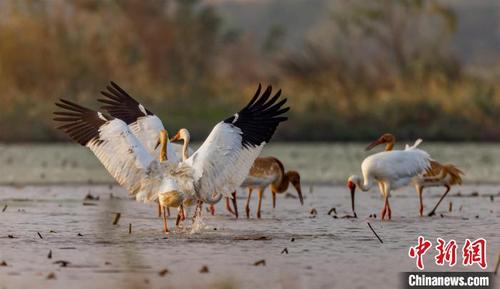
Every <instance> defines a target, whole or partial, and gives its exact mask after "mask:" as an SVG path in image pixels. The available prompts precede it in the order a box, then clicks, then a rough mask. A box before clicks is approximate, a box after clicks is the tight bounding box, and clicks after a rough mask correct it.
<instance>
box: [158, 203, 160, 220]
mask: <svg viewBox="0 0 500 289" xmlns="http://www.w3.org/2000/svg"><path fill="white" fill-rule="evenodd" d="M158 218H161V205H160V202H158Z"/></svg>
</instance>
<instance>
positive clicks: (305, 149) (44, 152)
mask: <svg viewBox="0 0 500 289" xmlns="http://www.w3.org/2000/svg"><path fill="white" fill-rule="evenodd" d="M366 145H367V144H360V143H271V144H269V145H267V146H266V147H265V148H264V151H263V153H262V155H264V156H275V157H278V158H279V159H281V160H282V161H283V163H284V164H285V168H286V169H287V170H298V171H299V172H300V173H301V177H302V180H303V181H304V182H309V183H328V184H344V183H345V181H346V179H347V177H348V176H349V175H351V174H359V171H360V165H361V162H362V160H363V158H364V157H366V156H368V155H369V154H372V153H373V152H365V151H364V148H365V147H366ZM194 147H196V144H195V145H194ZM420 148H423V149H425V150H427V151H428V152H429V153H430V154H431V156H432V157H433V158H435V159H436V160H438V161H440V162H442V163H453V164H455V165H457V166H458V167H459V168H461V169H462V170H463V171H464V172H465V173H466V175H465V177H464V181H465V182H466V183H500V179H499V176H500V166H499V165H498V164H499V163H500V145H498V144H477V143H461V144H455V143H446V144H444V143H431V142H423V143H422V144H421V145H420ZM381 149H382V147H381V148H379V150H381ZM60 182H65V183H75V182H78V183H89V182H90V183H112V182H113V179H112V178H111V177H110V176H109V174H108V173H107V172H106V171H105V170H104V168H103V167H102V165H101V164H100V163H99V162H98V160H97V159H96V158H95V157H94V156H93V155H92V152H90V151H89V150H88V149H86V148H82V147H81V146H79V145H75V144H25V145H0V184H26V183H31V184H39V183H42V184H43V183H60Z"/></svg>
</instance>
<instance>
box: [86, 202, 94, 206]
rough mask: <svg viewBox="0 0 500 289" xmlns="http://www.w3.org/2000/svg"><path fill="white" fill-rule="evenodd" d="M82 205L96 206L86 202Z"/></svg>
mask: <svg viewBox="0 0 500 289" xmlns="http://www.w3.org/2000/svg"><path fill="white" fill-rule="evenodd" d="M83 205H84V206H97V204H94V203H86V202H83Z"/></svg>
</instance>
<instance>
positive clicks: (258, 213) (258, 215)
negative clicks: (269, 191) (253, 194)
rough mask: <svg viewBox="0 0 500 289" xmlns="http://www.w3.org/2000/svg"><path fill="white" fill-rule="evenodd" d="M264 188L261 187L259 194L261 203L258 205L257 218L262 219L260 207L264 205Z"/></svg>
mask: <svg viewBox="0 0 500 289" xmlns="http://www.w3.org/2000/svg"><path fill="white" fill-rule="evenodd" d="M263 192H264V190H263V189H262V188H259V192H258V196H259V204H258V206H257V218H259V219H260V208H261V206H262V193H263Z"/></svg>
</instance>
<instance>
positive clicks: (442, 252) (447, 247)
mask: <svg viewBox="0 0 500 289" xmlns="http://www.w3.org/2000/svg"><path fill="white" fill-rule="evenodd" d="M437 241H438V245H437V246H436V250H438V254H437V255H436V256H435V257H434V258H435V259H436V264H437V265H439V266H443V265H444V263H445V262H448V265H449V266H450V267H453V266H455V264H456V263H457V242H455V240H453V239H452V240H451V241H449V242H448V243H446V242H445V240H443V239H441V238H437Z"/></svg>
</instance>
